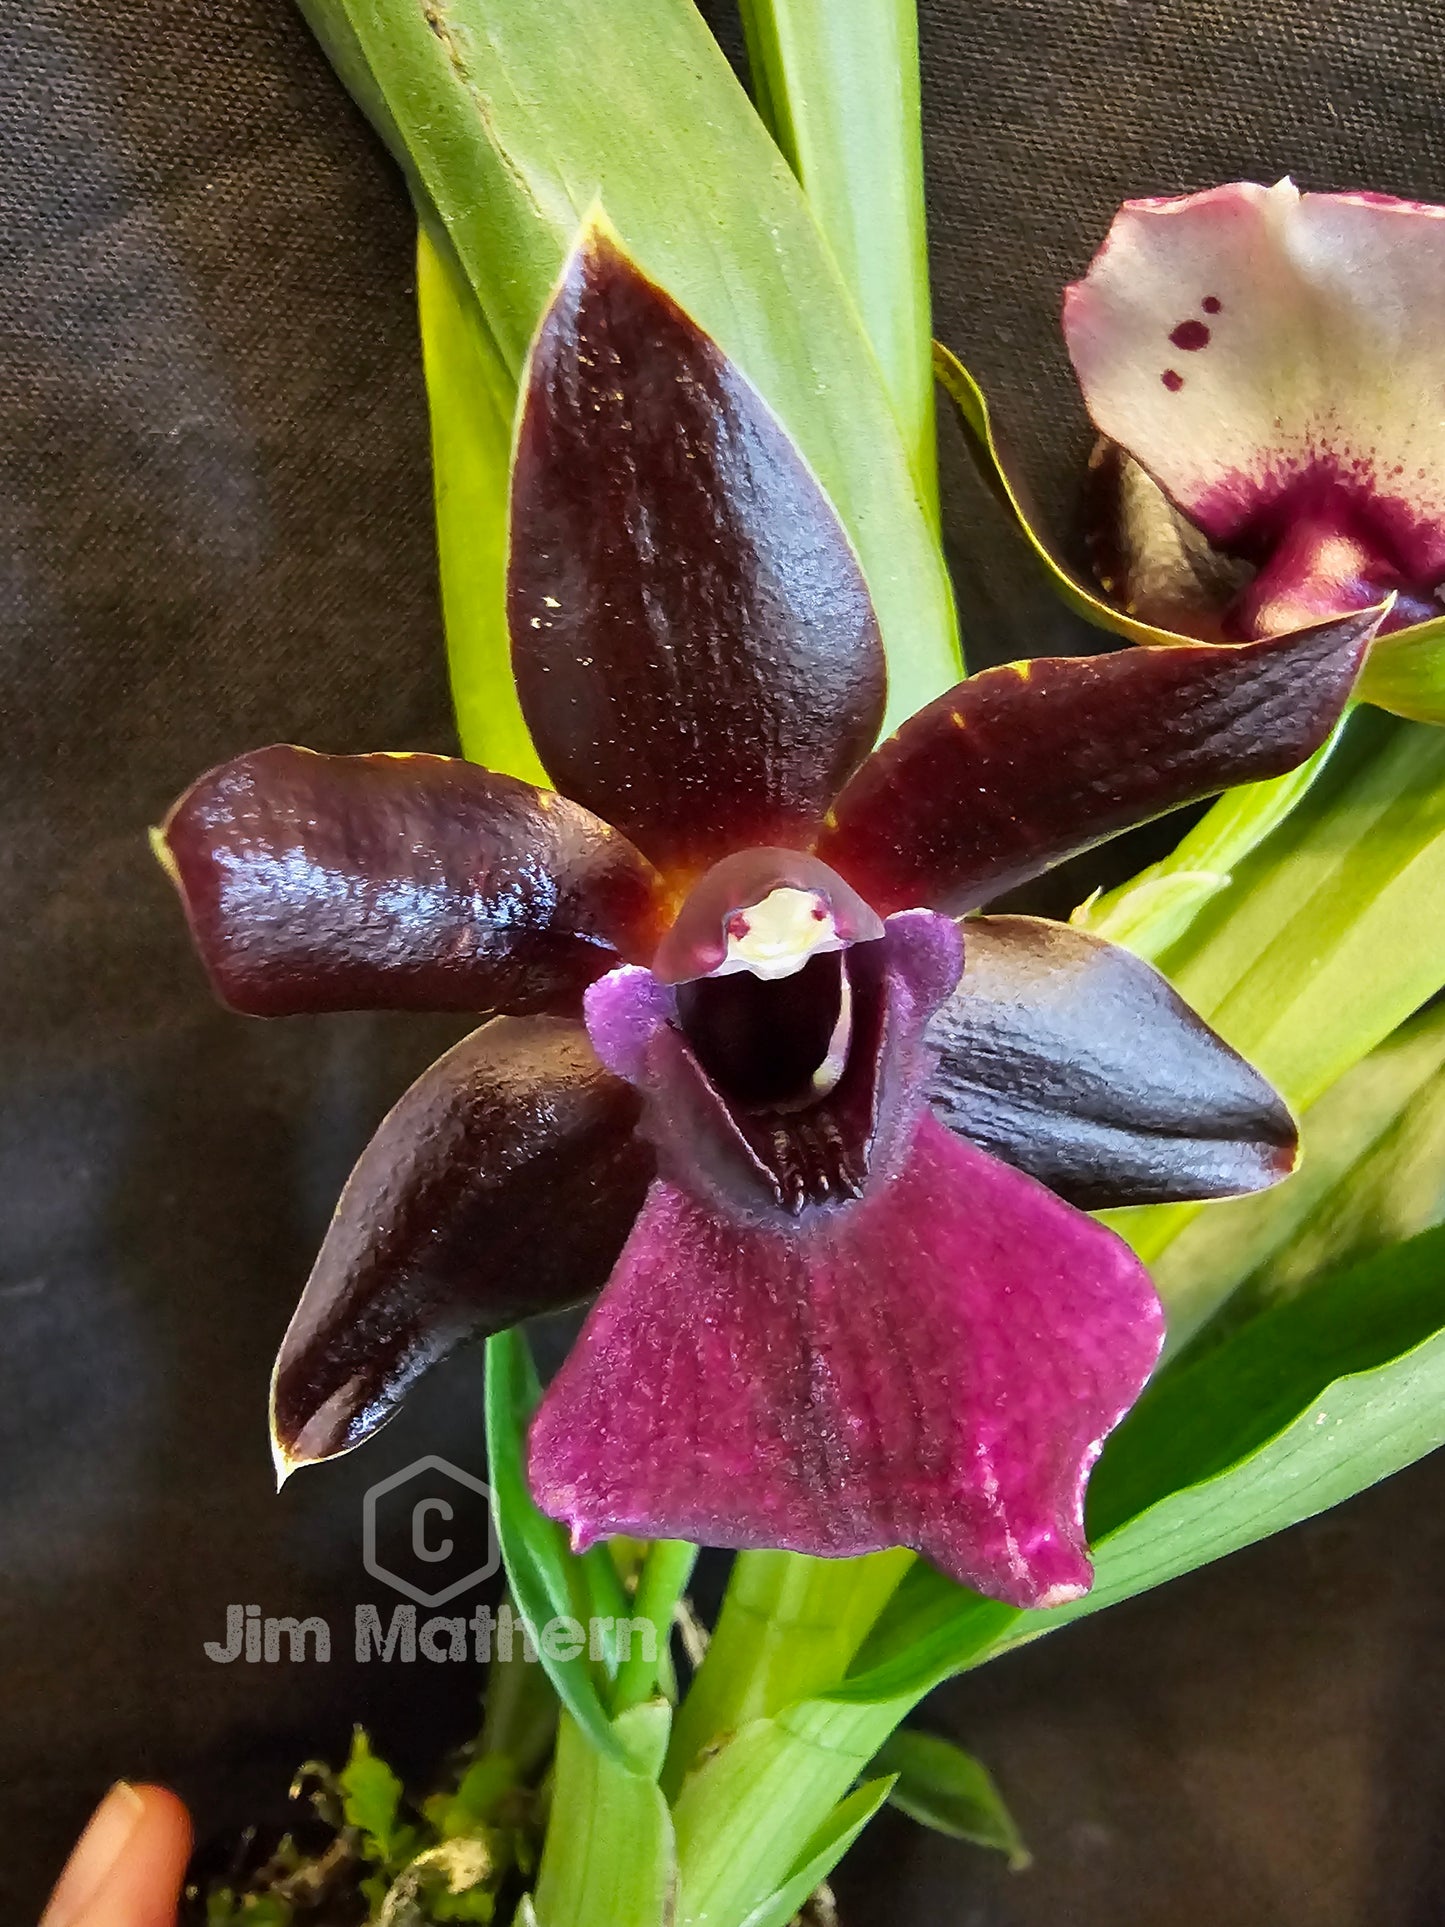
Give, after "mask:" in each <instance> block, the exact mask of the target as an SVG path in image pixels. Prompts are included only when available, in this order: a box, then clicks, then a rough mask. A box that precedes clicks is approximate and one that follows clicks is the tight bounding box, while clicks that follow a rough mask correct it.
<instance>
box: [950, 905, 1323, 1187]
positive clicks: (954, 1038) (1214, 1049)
mask: <svg viewBox="0 0 1445 1927" xmlns="http://www.w3.org/2000/svg"><path fill="white" fill-rule="evenodd" d="M963 932H964V970H963V978H962V981H961V982H960V984H959V986H958V989H957V990H956V991H955V992H954V994H953V996H952V997H950V998H949V1000H948V1002H947V1003H946V1004H944V1005H943V1006H942V1008H941V1009H940V1010H939V1011H938V1013H937V1015H936V1016H935V1017H934V1019H933V1022H932V1024H931V1025H930V1026H929V1031H928V1040H929V1042H930V1044H932V1045H933V1046H934V1048H935V1049H936V1050H937V1051H938V1052H939V1059H938V1068H937V1070H936V1071H935V1072H934V1075H933V1078H932V1081H931V1083H930V1087H929V1095H930V1097H931V1098H932V1100H933V1106H934V1109H935V1110H936V1111H937V1112H938V1114H939V1116H940V1117H941V1118H942V1119H943V1121H944V1123H945V1124H947V1125H948V1126H949V1127H950V1129H952V1130H954V1131H957V1132H958V1133H959V1135H960V1136H962V1137H966V1138H968V1139H969V1141H970V1142H971V1143H973V1144H976V1145H978V1147H979V1149H980V1150H984V1151H988V1152H990V1153H991V1154H992V1155H993V1156H994V1157H997V1158H1002V1159H1003V1160H1004V1162H1005V1163H1007V1164H1012V1165H1013V1166H1014V1167H1015V1168H1016V1169H1017V1170H1020V1171H1027V1172H1028V1174H1029V1176H1030V1177H1034V1178H1038V1179H1039V1180H1040V1181H1041V1182H1042V1183H1044V1184H1046V1185H1048V1187H1049V1189H1050V1190H1051V1191H1057V1192H1058V1193H1059V1195H1060V1196H1061V1197H1064V1198H1067V1199H1068V1200H1069V1201H1070V1203H1072V1204H1077V1205H1082V1206H1084V1207H1085V1208H1086V1209H1089V1210H1098V1209H1100V1208H1101V1207H1103V1206H1105V1205H1119V1204H1161V1203H1166V1202H1168V1201H1170V1200H1172V1199H1182V1198H1224V1197H1233V1196H1236V1195H1238V1194H1240V1193H1243V1192H1247V1191H1258V1190H1262V1189H1263V1188H1264V1187H1265V1186H1267V1185H1271V1184H1275V1183H1277V1182H1278V1181H1279V1179H1280V1178H1283V1177H1287V1176H1288V1175H1289V1172H1290V1171H1291V1169H1292V1168H1293V1166H1294V1159H1295V1151H1296V1147H1297V1143H1298V1132H1297V1131H1296V1128H1295V1124H1294V1120H1293V1119H1292V1118H1291V1116H1290V1114H1289V1111H1288V1109H1287V1107H1286V1105H1285V1103H1284V1100H1283V1099H1282V1098H1281V1097H1280V1096H1279V1094H1278V1093H1277V1092H1276V1091H1275V1090H1274V1088H1273V1086H1272V1085H1270V1084H1269V1083H1267V1082H1266V1080H1265V1079H1264V1078H1263V1077H1261V1076H1260V1074H1259V1072H1258V1071H1256V1070H1255V1069H1254V1068H1253V1067H1252V1066H1251V1065H1249V1064H1247V1063H1246V1062H1245V1060H1244V1059H1243V1058H1242V1057H1241V1056H1240V1055H1239V1054H1238V1052H1236V1051H1233V1050H1231V1049H1230V1048H1229V1046H1228V1044H1226V1043H1225V1042H1224V1040H1223V1038H1221V1037H1219V1036H1217V1035H1216V1033H1215V1032H1214V1031H1212V1030H1211V1029H1210V1028H1209V1026H1208V1025H1207V1024H1206V1023H1205V1022H1204V1021H1203V1019H1202V1018H1200V1017H1196V1016H1195V1014H1194V1012H1193V1011H1192V1010H1191V1009H1190V1008H1189V1006H1188V1005H1187V1004H1186V1003H1185V1002H1184V1000H1183V998H1181V997H1180V996H1178V995H1177V994H1176V993H1175V991H1173V990H1172V989H1171V988H1170V986H1169V985H1168V984H1167V983H1166V982H1165V980H1164V978H1163V977H1161V976H1160V974H1159V972H1158V971H1157V970H1155V969H1153V968H1152V966H1151V965H1149V964H1146V963H1145V962H1143V960H1142V959H1141V958H1138V957H1135V956H1132V955H1131V954H1130V953H1129V952H1128V951H1127V950H1123V949H1121V948H1120V947H1119V946H1118V945H1117V944H1112V943H1106V942H1104V940H1103V939H1102V938H1100V937H1091V936H1087V935H1085V933H1084V932H1083V931H1082V930H1074V929H1071V928H1070V927H1069V925H1068V924H1063V923H1046V922H1044V921H1042V920H1041V919H1039V918H1036V917H973V918H971V919H970V920H969V921H968V922H967V923H966V924H965V925H964V926H963Z"/></svg>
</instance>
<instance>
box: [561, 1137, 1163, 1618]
mask: <svg viewBox="0 0 1445 1927" xmlns="http://www.w3.org/2000/svg"><path fill="white" fill-rule="evenodd" d="M1162 1332H1163V1319H1162V1314H1161V1311H1160V1308H1159V1302H1158V1300H1157V1298H1156V1297H1155V1295H1154V1291H1153V1287H1152V1286H1151V1285H1150V1283H1149V1279H1148V1276H1147V1274H1146V1273H1145V1271H1144V1270H1143V1268H1142V1266H1141V1265H1139V1263H1138V1262H1137V1260H1136V1259H1135V1258H1134V1257H1133V1255H1132V1254H1131V1253H1130V1252H1129V1250H1128V1249H1127V1247H1126V1246H1125V1245H1124V1244H1123V1243H1122V1242H1121V1241H1119V1240H1118V1239H1116V1238H1115V1237H1114V1236H1113V1235H1112V1233H1110V1232H1107V1231H1105V1230H1104V1229H1103V1228H1102V1227H1101V1226H1099V1225H1096V1224H1094V1223H1093V1222H1092V1221H1091V1220H1089V1219H1087V1218H1085V1217H1083V1216H1081V1215H1080V1214H1079V1213H1077V1212H1075V1211H1073V1210H1072V1209H1071V1208H1070V1207H1069V1206H1068V1205H1065V1204H1062V1203H1061V1202H1060V1201H1059V1200H1058V1199H1056V1198H1054V1197H1052V1196H1051V1195H1050V1194H1049V1193H1048V1192H1047V1191H1045V1190H1044V1189H1043V1188H1042V1187H1041V1186H1039V1185H1037V1184H1035V1183H1034V1182H1033V1180H1032V1179H1029V1178H1025V1177H1023V1176H1021V1175H1020V1174H1019V1173H1018V1172H1015V1171H1010V1170H1009V1169H1007V1167H1006V1166H1004V1165H1002V1164H999V1163H996V1162H995V1161H994V1160H993V1159H992V1158H989V1157H986V1156H984V1154H983V1153H982V1152H979V1151H976V1150H974V1149H973V1147H972V1146H970V1145H966V1144H963V1143H961V1142H960V1141H959V1140H958V1139H957V1138H955V1137H953V1136H951V1135H950V1134H949V1133H948V1132H947V1131H946V1130H944V1128H943V1127H942V1125H940V1124H938V1123H936V1122H935V1121H934V1120H933V1119H932V1118H929V1117H925V1119H924V1120H923V1122H922V1124H921V1125H920V1127H919V1131H918V1135H917V1137H916V1139H915V1141H914V1144H913V1148H912V1151H911V1153H910V1155H909V1157H908V1159H907V1161H906V1163H905V1165H904V1167H903V1169H902V1170H901V1171H900V1173H899V1174H898V1176H897V1177H896V1178H895V1179H894V1180H893V1181H892V1182H891V1183H889V1184H886V1185H883V1186H880V1187H879V1188H878V1190H877V1191H875V1192H872V1193H870V1194H869V1196H868V1197H867V1198H866V1199H865V1200H864V1201H863V1202H862V1203H860V1204H858V1205H856V1206H853V1207H850V1208H848V1209H845V1210H842V1211H839V1212H836V1213H819V1214H816V1215H815V1216H814V1217H813V1218H812V1219H810V1220H807V1221H805V1228H804V1229H801V1230H793V1229H791V1228H785V1229H779V1228H774V1227H771V1226H762V1225H759V1226H757V1227H754V1228H744V1229H741V1230H740V1229H739V1227H738V1226H737V1225H736V1223H733V1222H729V1221H726V1220H721V1219H719V1218H717V1217H716V1216H714V1215H713V1214H712V1213H710V1212H709V1211H708V1210H707V1209H705V1208H704V1207H703V1206H702V1205H700V1204H699V1203H697V1202H696V1201H695V1200H694V1199H692V1198H691V1197H689V1196H688V1195H687V1194H686V1193H685V1192H682V1191H680V1190H678V1189H676V1188H674V1187H673V1186H671V1185H669V1184H667V1183H665V1182H659V1183H658V1184H657V1185H656V1186H655V1187H654V1188H653V1190H652V1192H651V1193H650V1194H649V1197H648V1202H647V1205H646V1208H645V1210H644V1212H643V1215H642V1217H641V1218H640V1219H639V1221H638V1224H637V1227H636V1229H635V1230H634V1232H633V1234H632V1237H631V1238H630V1239H629V1241H628V1244H627V1248H626V1250H625V1252H624V1253H623V1256H622V1259H621V1261H620V1263H619V1265H618V1267H617V1270H616V1271H615V1273H614V1274H613V1277H612V1279H611V1281H610V1283H609V1284H608V1286H607V1289H606V1291H605V1292H604V1293H603V1295H602V1298H601V1299H600V1301H599V1302H598V1304H597V1306H596V1307H595V1308H594V1310H593V1312H592V1314H591V1316H590V1317H589V1319H588V1321H587V1325H586V1327H585V1328H584V1331H583V1334H582V1337H581V1339H580V1340H579V1342H578V1344H577V1346H576V1347H575V1349H574V1350H573V1352H572V1354H571V1356H570V1358H569V1359H568V1360H567V1362H566V1364H565V1365H564V1366H563V1368H562V1370H561V1372H560V1373H559V1374H558V1376H557V1378H556V1380H555V1381H554V1383H553V1384H552V1386H551V1388H550V1390H549V1391H548V1393H547V1395H546V1398H545V1399H544V1401H543V1403H542V1406H541V1409H540V1411H539V1413H538V1415H537V1418H536V1420H535V1421H534V1423H533V1428H532V1435H531V1450H530V1477H531V1483H532V1488H533V1491H534V1493H535V1494H536V1497H537V1501H538V1503H539V1504H540V1505H541V1506H542V1507H543V1509H544V1510H545V1511H547V1512H550V1513H551V1514H552V1515H553V1516H554V1517H556V1518H559V1519H563V1520H565V1521H566V1522H567V1523H568V1525H569V1526H570V1527H571V1529H572V1534H573V1539H574V1543H575V1544H577V1545H579V1546H582V1545H586V1544H588V1543H590V1542H591V1541H592V1540H594V1539H596V1538H598V1537H600V1536H602V1535H603V1534H606V1533H613V1532H634V1533H637V1534H639V1535H641V1536H645V1537H654V1536H655V1537H668V1538H690V1539H697V1540H700V1541H702V1542H703V1543H705V1544H710V1545H722V1546H783V1547H787V1548H790V1549H793V1550H796V1551H800V1552H810V1553H819V1554H839V1555H841V1554H850V1553H860V1552H866V1551H870V1550H873V1549H876V1548H878V1547H882V1546H890V1545H909V1546H914V1547H916V1548H917V1549H918V1550H919V1551H921V1552H922V1553H923V1554H924V1555H925V1557H927V1558H929V1559H931V1560H932V1561H933V1562H934V1564H935V1565H937V1566H939V1567H940V1568H941V1569H942V1570H943V1571H945V1572H947V1573H949V1574H950V1575H951V1576H953V1577H954V1578H956V1579H959V1580H960V1581H962V1582H963V1583H964V1584H966V1585H970V1586H976V1587H978V1588H979V1590H981V1591H983V1592H986V1593H989V1594H991V1595H992V1596H994V1597H996V1598H1000V1599H1006V1600H1009V1601H1011V1602H1012V1603H1014V1604H1020V1605H1024V1604H1027V1605H1045V1604H1054V1603H1058V1602H1061V1601H1062V1600H1064V1599H1069V1598H1074V1597H1076V1596H1077V1595H1078V1594H1079V1593H1080V1592H1083V1591H1085V1590H1086V1589H1087V1587H1088V1585H1089V1579H1090V1569H1089V1561H1088V1555H1087V1552H1086V1549H1085V1545H1084V1535H1083V1492H1084V1483H1085V1480H1086V1478H1087V1475H1088V1470H1089V1467H1090V1466H1091V1465H1092V1464H1093V1461H1094V1459H1095V1457H1096V1456H1097V1452H1098V1448H1099V1444H1100V1442H1101V1440H1102V1439H1103V1438H1104V1436H1105V1434H1106V1433H1107V1432H1108V1431H1109V1430H1110V1429H1111V1428H1112V1426H1113V1425H1115V1424H1116V1423H1117V1421H1118V1420H1119V1418H1120V1417H1121V1416H1122V1415H1123V1413H1124V1412H1125V1411H1126V1410H1127V1409H1128V1407H1129V1406H1130V1405H1131V1404H1132V1403H1133V1401H1134V1399H1135V1398H1137V1396H1138V1394H1139V1391H1140V1389H1141V1388H1142V1386H1143V1384H1144V1381H1145V1379H1146V1378H1147V1376H1148V1374H1149V1371H1150V1369H1151V1368H1152V1366H1153V1363H1154V1360H1155V1358H1156V1356H1157V1354H1158V1349H1159V1344H1160V1340H1161V1337H1162Z"/></svg>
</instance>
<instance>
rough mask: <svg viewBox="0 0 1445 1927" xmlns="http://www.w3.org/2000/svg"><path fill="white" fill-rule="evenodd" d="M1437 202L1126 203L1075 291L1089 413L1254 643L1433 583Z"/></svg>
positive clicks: (1442, 486)
mask: <svg viewBox="0 0 1445 1927" xmlns="http://www.w3.org/2000/svg"><path fill="white" fill-rule="evenodd" d="M1442 307H1445V209H1441V208H1438V207H1427V206H1424V205H1422V204H1420V203H1418V202H1414V201H1396V200H1391V199H1389V198H1388V197H1386V196H1384V195H1375V194H1303V195H1302V194H1300V193H1299V192H1298V191H1297V190H1296V188H1295V187H1294V186H1293V184H1292V183H1290V182H1289V181H1282V182H1280V183H1279V184H1278V185H1277V186H1275V187H1272V188H1264V187H1260V186H1257V185H1255V184H1253V183H1250V182H1236V183H1234V184H1232V185H1230V186H1228V187H1220V188H1213V189H1211V190H1209V191H1208V192H1207V193H1203V194H1194V195H1189V196H1187V197H1185V198H1183V199H1178V200H1155V201H1131V202H1128V203H1126V204H1125V206H1124V207H1123V208H1122V209H1121V210H1120V212H1119V214H1118V215H1117V216H1116V217H1115V220H1114V224H1113V226H1112V228H1111V229H1110V231H1109V236H1108V238H1107V240H1106V241H1105V243H1104V245H1103V247H1102V248H1101V249H1100V251H1099V253H1098V254H1097V255H1096V256H1095V258H1094V261H1093V263H1092V265H1091V266H1090V268H1089V272H1088V274H1087V275H1086V276H1085V277H1084V279H1083V280H1082V281H1080V282H1077V283H1076V284H1075V285H1074V286H1073V287H1071V288H1070V289H1069V290H1068V293H1067V295H1066V297H1065V302H1064V332H1065V335H1066V338H1067V341H1068V346H1069V352H1070V354H1071V356H1072V357H1073V361H1074V366H1075V368H1076V370H1077V372H1078V376H1079V381H1080V384H1081V386H1082V388H1083V391H1084V398H1085V401H1086V402H1087V404H1088V408H1089V412H1090V414H1091V415H1092V417H1093V419H1094V421H1095V423H1096V424H1097V425H1098V427H1099V429H1100V430H1101V431H1102V433H1103V434H1104V435H1106V436H1108V437H1109V438H1110V439H1111V440H1112V441H1114V442H1117V443H1118V444H1119V445H1120V446H1121V447H1122V448H1124V449H1125V450H1126V451H1127V452H1128V453H1129V454H1130V455H1132V456H1133V457H1134V458H1135V459H1136V460H1137V461H1139V462H1140V463H1142V464H1143V466H1144V467H1145V468H1146V469H1147V470H1148V471H1149V473H1150V474H1151V475H1152V476H1153V477H1154V479H1155V480H1156V481H1157V482H1158V483H1159V484H1160V485H1161V486H1162V487H1163V488H1164V490H1165V491H1166V492H1167V493H1168V495H1169V496H1170V497H1171V498H1172V500H1173V501H1174V503H1175V504H1176V505H1177V506H1178V507H1179V508H1180V509H1181V510H1182V511H1183V512H1184V514H1185V515H1186V516H1187V517H1188V518H1189V520H1190V521H1191V522H1193V523H1194V524H1195V525H1196V526H1197V527H1198V528H1199V529H1200V530H1202V531H1203V533H1204V534H1205V535H1206V536H1207V537H1208V538H1209V540H1210V541H1211V542H1213V543H1214V544H1215V545H1217V546H1219V547H1223V548H1226V549H1230V550H1233V551H1235V552H1238V553H1241V554H1244V555H1246V556H1247V557H1249V559H1251V560H1252V561H1255V562H1257V563H1259V564H1260V565H1261V569H1260V576H1259V578H1258V580H1257V582H1256V583H1255V584H1254V585H1253V586H1252V588H1251V589H1250V590H1249V591H1248V592H1247V594H1246V596H1245V598H1244V599H1243V600H1242V602H1241V604H1240V605H1239V607H1238V609H1237V610H1236V612H1235V616H1234V630H1233V632H1234V633H1236V634H1249V635H1261V634H1269V633H1275V632H1278V631H1280V630H1283V629H1289V628H1295V627H1299V626H1302V625H1303V624H1305V623H1307V622H1313V621H1319V620H1321V619H1323V618H1324V617H1326V616H1328V615H1332V614H1338V613H1340V612H1341V611H1342V610H1344V609H1348V608H1363V607H1368V606H1370V605H1372V604H1374V603H1375V602H1378V601H1379V600H1380V598H1381V596H1382V595H1383V594H1384V593H1386V592H1387V591H1389V590H1390V589H1405V590H1408V591H1413V592H1415V593H1416V594H1420V595H1424V594H1427V593H1428V591H1429V590H1431V589H1432V588H1433V587H1434V585H1435V584H1436V583H1438V582H1439V581H1440V579H1441V577H1442V576H1445V420H1442V415H1441V411H1440V409H1439V407H1437V406H1432V405H1428V404H1426V405H1422V398H1424V397H1436V396H1439V395H1440V394H1441V393H1442V391H1445V337H1442V334H1441V331H1440V327H1439V316H1440V313H1441V310H1442Z"/></svg>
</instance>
